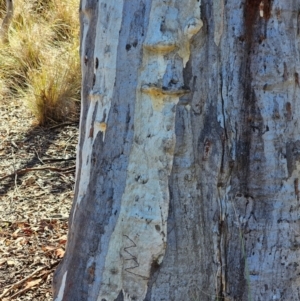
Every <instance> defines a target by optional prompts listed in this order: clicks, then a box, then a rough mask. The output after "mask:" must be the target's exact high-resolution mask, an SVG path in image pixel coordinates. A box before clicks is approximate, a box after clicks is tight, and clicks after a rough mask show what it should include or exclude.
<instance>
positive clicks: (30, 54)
mask: <svg viewBox="0 0 300 301" xmlns="http://www.w3.org/2000/svg"><path fill="white" fill-rule="evenodd" d="M4 2H5V1H4ZM14 3H15V4H14V5H15V12H14V18H13V22H12V24H11V27H10V30H9V33H8V40H9V42H8V43H2V44H1V45H0V93H1V94H2V97H6V98H10V97H13V98H18V99H20V100H21V101H23V102H24V104H26V106H27V107H28V108H29V109H30V110H31V111H32V113H33V114H34V115H35V117H36V118H37V121H38V122H39V123H40V124H43V125H44V124H47V123H48V122H49V121H51V120H55V121H61V120H66V119H67V118H68V117H69V116H71V115H72V113H73V112H75V110H76V106H77V105H76V101H78V100H79V99H80V84H81V83H80V67H79V54H78V48H79V21H78V6H79V1H78V0H76V1H75V0H69V1H67V0H43V1H41V0H16V1H15V2H14ZM4 7H5V6H4ZM1 8H3V0H0V9H1ZM0 16H1V17H2V18H3V16H4V13H3V12H2V13H1V14H0ZM0 22H1V20H0Z"/></svg>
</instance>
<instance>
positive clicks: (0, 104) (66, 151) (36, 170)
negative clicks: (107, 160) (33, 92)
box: [0, 99, 78, 301]
mask: <svg viewBox="0 0 300 301" xmlns="http://www.w3.org/2000/svg"><path fill="white" fill-rule="evenodd" d="M77 138H78V116H76V117H75V118H74V116H73V120H72V121H70V120H67V118H66V121H65V122H63V123H53V124H51V126H50V127H48V128H42V127H39V126H37V125H36V124H35V121H34V117H33V116H32V115H31V114H30V113H29V112H28V110H27V109H26V108H25V107H24V105H23V104H21V103H18V102H17V101H9V102H8V101H6V102H4V101H3V100H1V99H0V300H3V301H6V300H31V301H35V300H41V301H48V300H52V292H51V291H52V288H51V287H52V276H53V271H54V270H55V268H56V266H57V265H58V263H59V262H60V260H61V258H62V257H63V256H64V250H65V245H66V239H67V231H68V214H69V211H70V207H71V202H72V198H73V186H74V181H75V150H76V144H77Z"/></svg>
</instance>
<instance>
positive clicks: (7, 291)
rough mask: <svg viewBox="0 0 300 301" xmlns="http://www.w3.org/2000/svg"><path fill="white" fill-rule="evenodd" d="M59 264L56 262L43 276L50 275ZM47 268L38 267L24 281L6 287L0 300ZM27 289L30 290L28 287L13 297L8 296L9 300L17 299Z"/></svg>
mask: <svg viewBox="0 0 300 301" xmlns="http://www.w3.org/2000/svg"><path fill="white" fill-rule="evenodd" d="M58 263H59V261H58V262H56V263H55V264H53V265H52V266H51V268H50V269H49V270H48V271H45V273H44V274H43V276H44V275H45V274H46V273H47V274H50V273H51V272H53V268H54V267H55V266H56V265H57V264H58ZM47 268H48V267H47V266H46V267H40V268H39V269H37V270H35V271H34V272H33V273H31V274H30V275H28V276H26V277H25V278H24V279H22V280H20V281H18V282H17V283H14V284H12V285H11V286H10V287H8V288H7V289H6V290H5V291H4V292H3V293H2V294H1V295H0V300H1V299H2V298H3V297H5V296H6V295H7V294H8V293H9V292H10V291H11V290H13V289H16V288H18V287H20V286H22V285H23V284H24V282H26V281H27V280H29V279H31V278H32V277H33V276H34V275H36V274H38V273H39V272H41V271H42V270H45V269H47ZM29 289H31V287H28V288H26V287H25V288H23V289H22V290H20V291H18V292H16V293H15V294H14V295H12V296H10V298H11V299H12V298H15V297H17V296H18V295H20V294H22V293H25V292H26V291H28V290H29Z"/></svg>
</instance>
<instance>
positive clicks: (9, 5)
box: [0, 0, 14, 43]
mask: <svg viewBox="0 0 300 301" xmlns="http://www.w3.org/2000/svg"><path fill="white" fill-rule="evenodd" d="M13 16H14V3H13V0H6V15H5V17H4V19H3V21H2V25H1V28H0V38H1V40H2V42H3V43H7V42H8V30H9V26H10V24H11V22H12V19H13Z"/></svg>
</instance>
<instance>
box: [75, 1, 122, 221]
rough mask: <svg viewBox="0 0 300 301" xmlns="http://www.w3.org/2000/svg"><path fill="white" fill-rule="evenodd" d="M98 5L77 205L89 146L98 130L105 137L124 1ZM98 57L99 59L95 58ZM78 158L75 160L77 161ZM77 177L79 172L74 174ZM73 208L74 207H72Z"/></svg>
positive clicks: (86, 10)
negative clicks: (91, 80) (92, 72)
mask: <svg viewBox="0 0 300 301" xmlns="http://www.w3.org/2000/svg"><path fill="white" fill-rule="evenodd" d="M88 2H89V1H88V0H83V1H82V4H81V5H82V7H83V11H84V19H83V29H82V32H83V33H82V50H81V62H82V66H83V67H82V68H83V73H84V71H85V68H84V65H85V64H84V61H85V57H86V53H87V49H86V47H87V45H86V43H85V39H86V36H87V33H88V31H89V30H90V29H89V27H90V26H91V24H90V9H89V8H88ZM98 9H99V11H100V14H99V17H98V19H97V28H101V30H97V31H96V37H95V50H94V57H95V60H94V61H95V62H96V63H95V66H94V76H95V80H93V84H92V86H91V89H90V91H89V108H88V111H87V116H83V115H82V117H84V118H86V120H87V121H88V122H87V123H86V124H85V126H86V129H85V131H82V132H81V134H82V133H84V134H85V137H84V138H83V137H80V140H82V141H83V145H82V146H81V145H79V148H78V153H80V156H81V158H82V162H81V164H82V166H80V167H79V166H77V171H79V170H80V171H81V174H80V184H79V185H78V187H79V192H78V198H77V204H78V205H80V202H81V200H82V198H83V197H84V196H85V194H86V190H87V187H88V183H89V181H90V174H91V167H92V165H91V159H92V158H91V150H92V148H93V144H94V141H95V138H96V137H97V134H98V133H99V132H102V133H103V139H104V138H105V132H106V123H107V118H108V115H109V111H110V107H111V99H112V95H113V91H114V83H115V80H116V73H117V70H116V64H117V49H118V40H119V31H120V29H121V22H122V10H123V1H119V0H112V1H107V0H102V1H99V3H98ZM98 57H101V58H102V59H101V61H100V62H99V60H98V59H97V58H98ZM78 162H79V161H77V163H78ZM77 178H79V175H77ZM75 208H76V207H75ZM75 214H76V209H75V210H74V212H73V218H74V216H75Z"/></svg>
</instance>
